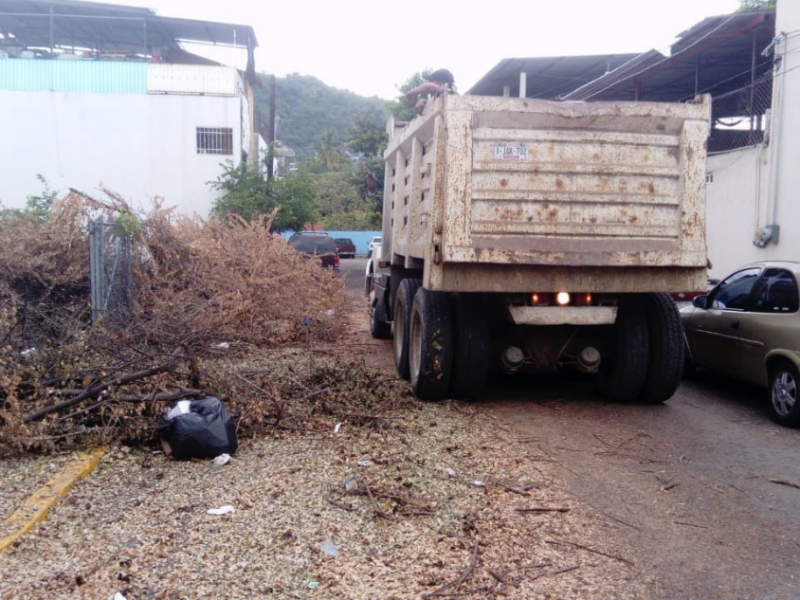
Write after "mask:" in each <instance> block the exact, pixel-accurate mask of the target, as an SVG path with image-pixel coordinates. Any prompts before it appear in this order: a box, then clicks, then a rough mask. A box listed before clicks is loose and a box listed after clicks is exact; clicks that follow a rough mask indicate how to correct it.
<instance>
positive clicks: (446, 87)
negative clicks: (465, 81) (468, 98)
mask: <svg viewBox="0 0 800 600" xmlns="http://www.w3.org/2000/svg"><path fill="white" fill-rule="evenodd" d="M422 78H423V79H424V80H425V83H423V84H421V85H418V86H417V87H415V88H414V89H413V90H409V91H408V92H406V102H408V103H409V104H412V103H414V110H415V111H416V112H417V114H418V115H421V114H422V112H423V111H424V110H425V105H426V104H427V103H428V99H429V98H438V97H439V95H440V94H446V93H449V92H451V91H452V88H453V86H454V85H455V82H454V80H453V74H452V73H451V72H450V71H448V70H447V69H437V70H436V71H434V72H433V73H429V74H428V75H423V76H422ZM423 94H424V97H421V96H423Z"/></svg>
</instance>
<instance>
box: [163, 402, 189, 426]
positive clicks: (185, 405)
mask: <svg viewBox="0 0 800 600" xmlns="http://www.w3.org/2000/svg"><path fill="white" fill-rule="evenodd" d="M191 411H192V401H191V400H180V401H178V403H177V404H176V405H175V406H173V407H172V408H171V409H169V412H168V413H167V419H168V420H170V421H171V420H172V419H174V418H175V417H177V416H178V415H185V414H187V413H189V412H191Z"/></svg>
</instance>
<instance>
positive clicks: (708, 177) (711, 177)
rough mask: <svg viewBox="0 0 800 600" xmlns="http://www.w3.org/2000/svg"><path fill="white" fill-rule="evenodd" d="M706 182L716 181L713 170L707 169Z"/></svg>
mask: <svg viewBox="0 0 800 600" xmlns="http://www.w3.org/2000/svg"><path fill="white" fill-rule="evenodd" d="M706 183H714V173H713V171H706Z"/></svg>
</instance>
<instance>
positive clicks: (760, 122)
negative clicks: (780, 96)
mask: <svg viewBox="0 0 800 600" xmlns="http://www.w3.org/2000/svg"><path fill="white" fill-rule="evenodd" d="M771 106H772V71H768V72H767V73H764V74H763V75H761V76H760V77H759V78H758V79H756V80H755V81H753V83H751V84H750V85H747V86H745V87H743V88H739V89H738V90H734V91H732V92H728V93H727V94H722V95H720V96H714V98H713V102H712V121H713V123H712V129H711V135H710V137H709V140H708V152H709V154H715V153H721V152H729V151H731V150H736V149H738V148H746V147H748V146H757V145H758V144H761V143H762V142H764V140H765V135H766V132H767V128H768V126H769V123H767V115H768V112H769V109H770V107H771Z"/></svg>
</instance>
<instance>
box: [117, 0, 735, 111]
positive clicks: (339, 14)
mask: <svg viewBox="0 0 800 600" xmlns="http://www.w3.org/2000/svg"><path fill="white" fill-rule="evenodd" d="M106 1H107V2H108V1H109V0H106ZM111 1H112V3H116V4H127V5H135V6H145V7H148V8H153V9H155V10H156V11H157V12H158V13H159V14H160V15H164V16H171V17H183V18H189V19H202V20H211V21H222V22H226V23H240V24H243V25H251V26H252V27H253V28H254V29H255V32H256V36H257V37H258V42H259V47H258V49H257V51H256V69H257V70H258V71H264V72H267V73H272V74H275V75H278V76H285V75H287V74H289V73H300V74H302V75H313V76H315V77H317V78H318V79H321V80H322V81H323V82H324V83H326V84H327V85H329V86H333V87H336V88H340V89H347V90H351V91H353V92H355V93H357V94H360V95H362V96H379V97H381V98H387V99H389V98H394V97H396V96H397V95H398V93H397V89H398V87H399V86H400V85H401V84H402V83H403V82H404V81H405V80H406V79H408V77H410V76H411V75H413V74H414V73H415V72H417V71H422V70H423V69H425V68H432V69H438V68H442V67H445V68H448V69H450V70H451V71H452V72H453V74H454V76H455V80H456V85H457V86H458V88H459V90H460V91H462V92H464V91H466V90H468V89H469V88H470V87H472V86H473V85H474V84H475V83H476V82H477V81H478V80H479V79H480V78H481V77H482V76H483V75H485V74H486V73H487V72H488V71H489V70H490V69H491V68H492V67H494V66H495V65H496V64H497V63H498V62H500V61H501V60H502V59H504V58H523V57H542V56H567V55H569V56H575V55H584V54H610V53H629V52H633V53H638V52H644V51H646V50H649V49H651V48H655V49H657V50H660V51H662V52H664V53H667V52H668V48H669V45H670V44H671V42H672V41H673V40H674V38H675V37H676V36H677V35H678V34H679V33H680V32H682V31H685V30H686V29H688V28H690V27H691V26H693V25H694V24H696V23H697V22H699V21H701V20H702V19H703V18H705V17H708V16H715V15H722V14H728V13H731V12H733V11H735V10H736V9H737V8H738V7H739V0H500V1H496V2H465V1H464V0H395V1H391V2H389V1H383V2H382V1H381V0H336V1H330V0H283V1H264V0H262V1H260V2H253V1H249V0H223V1H216V2H197V1H196V0H128V1H127V2H123V1H120V2H116V0H111ZM235 58H236V61H237V62H238V63H240V64H238V65H237V66H243V65H244V57H243V56H241V53H239V56H237V57H235ZM229 62H230V60H229Z"/></svg>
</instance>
